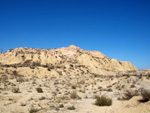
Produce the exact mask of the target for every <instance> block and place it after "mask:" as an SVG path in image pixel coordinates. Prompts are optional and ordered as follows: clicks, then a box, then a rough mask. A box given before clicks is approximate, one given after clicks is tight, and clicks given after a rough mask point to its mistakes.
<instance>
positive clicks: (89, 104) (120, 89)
mask: <svg viewBox="0 0 150 113" xmlns="http://www.w3.org/2000/svg"><path fill="white" fill-rule="evenodd" d="M141 87H150V77H149V75H148V76H142V77H137V76H122V77H115V76H94V75H92V74H91V75H90V74H89V75H78V76H65V75H61V76H57V77H54V76H52V77H47V76H45V77H38V76H19V75H17V76H16V75H14V76H10V77H7V76H6V75H2V74H1V76H0V113H33V111H34V112H37V113H150V107H149V106H150V101H148V102H140V100H142V96H141V95H140V93H139V92H137V94H136V95H134V92H136V91H140V88H141ZM36 88H41V89H42V91H43V92H41V93H40V92H38V91H37V89H36ZM127 90H130V91H131V92H132V93H133V94H132V93H131V99H124V97H126V96H125V94H126V93H127V92H126V91H127ZM73 94H74V95H75V96H73V97H72V95H73ZM96 96H105V97H108V98H111V99H112V105H111V106H96V105H95V101H96V98H95V97H96ZM60 105H63V107H60ZM71 106H74V107H75V109H74V110H69V109H68V107H71Z"/></svg>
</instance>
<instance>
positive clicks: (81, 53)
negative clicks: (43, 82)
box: [0, 45, 137, 75]
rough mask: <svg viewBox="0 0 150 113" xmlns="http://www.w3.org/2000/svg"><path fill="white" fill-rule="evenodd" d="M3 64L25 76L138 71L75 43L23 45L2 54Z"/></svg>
mask: <svg viewBox="0 0 150 113" xmlns="http://www.w3.org/2000/svg"><path fill="white" fill-rule="evenodd" d="M0 65H1V66H3V67H9V68H16V67H17V68H16V71H17V72H18V73H19V74H21V75H36V74H39V73H40V74H42V75H59V74H64V75H71V74H88V73H93V74H98V75H116V74H118V73H123V72H126V71H135V70H137V68H136V67H135V66H134V65H132V64H131V63H130V62H126V61H117V60H116V59H110V58H108V57H107V56H106V55H104V54H103V53H101V52H98V51H86V50H83V49H80V48H79V47H77V46H74V45H70V46H69V47H67V48H65V47H62V48H58V49H35V48H22V47H20V48H16V49H13V50H8V52H5V53H1V54H0ZM37 67H38V68H37ZM33 68H34V70H33Z"/></svg>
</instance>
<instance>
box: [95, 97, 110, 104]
mask: <svg viewBox="0 0 150 113" xmlns="http://www.w3.org/2000/svg"><path fill="white" fill-rule="evenodd" d="M95 105H97V106H111V105H112V99H110V98H107V97H104V96H102V97H97V98H96V101H95Z"/></svg>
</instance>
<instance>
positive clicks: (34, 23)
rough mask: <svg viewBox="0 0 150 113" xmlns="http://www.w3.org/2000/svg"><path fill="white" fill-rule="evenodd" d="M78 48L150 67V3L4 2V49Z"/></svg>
mask: <svg viewBox="0 0 150 113" xmlns="http://www.w3.org/2000/svg"><path fill="white" fill-rule="evenodd" d="M72 44H73V45H76V46H79V47H80V48H82V49H85V50H97V51H101V52H102V53H104V54H105V55H107V56H108V57H109V58H115V59H117V60H119V61H130V62H131V63H133V64H134V65H135V66H136V67H137V68H139V69H147V68H149V69H150V0H0V48H3V50H4V51H7V50H8V49H14V48H17V47H31V48H45V49H49V48H59V47H67V46H69V45H72Z"/></svg>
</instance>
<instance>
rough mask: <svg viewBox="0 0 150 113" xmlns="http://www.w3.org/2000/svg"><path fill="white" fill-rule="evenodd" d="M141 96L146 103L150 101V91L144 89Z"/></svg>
mask: <svg viewBox="0 0 150 113" xmlns="http://www.w3.org/2000/svg"><path fill="white" fill-rule="evenodd" d="M141 96H142V98H143V100H144V101H150V89H142V90H141Z"/></svg>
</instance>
